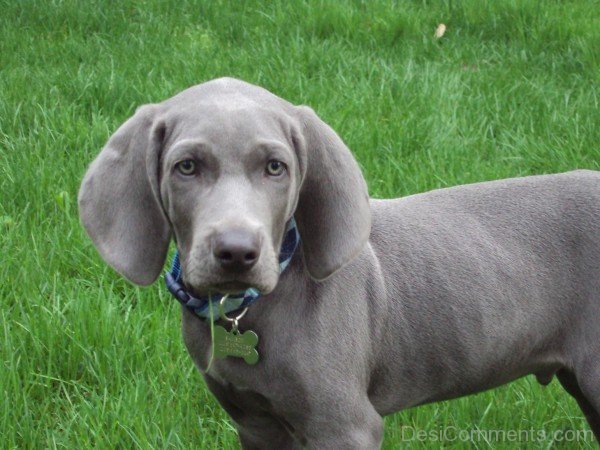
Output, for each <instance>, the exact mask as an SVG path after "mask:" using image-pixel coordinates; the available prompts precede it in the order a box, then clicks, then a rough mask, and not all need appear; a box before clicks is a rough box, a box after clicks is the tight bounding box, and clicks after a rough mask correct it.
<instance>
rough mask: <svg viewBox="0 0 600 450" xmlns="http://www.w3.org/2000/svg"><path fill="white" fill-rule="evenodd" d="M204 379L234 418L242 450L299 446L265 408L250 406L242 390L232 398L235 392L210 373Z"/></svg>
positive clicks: (285, 449) (296, 448)
mask: <svg viewBox="0 0 600 450" xmlns="http://www.w3.org/2000/svg"><path fill="white" fill-rule="evenodd" d="M204 379H205V381H206V385H207V386H208V388H209V389H210V391H211V392H212V394H213V395H214V396H215V397H216V399H217V400H218V401H219V403H220V404H221V406H222V407H223V409H224V410H225V411H226V412H227V414H229V416H230V417H231V419H232V420H233V421H234V422H235V426H236V429H237V431H238V436H239V439H240V443H241V445H242V448H243V449H244V450H250V449H252V450H255V449H256V450H259V449H282V450H300V449H302V445H301V444H300V442H298V441H297V440H296V439H294V437H293V436H292V434H291V433H290V432H289V431H288V429H286V427H285V426H284V424H283V423H282V421H280V420H278V419H277V418H276V417H274V416H272V415H271V414H269V413H268V412H265V411H261V410H260V409H258V408H254V407H253V405H252V402H248V399H245V398H243V394H242V396H241V397H240V398H239V399H238V400H239V401H238V402H236V399H235V396H236V394H234V393H233V392H230V391H229V390H227V388H224V387H223V386H222V385H221V384H220V383H218V382H217V381H215V380H214V379H212V378H211V377H210V376H207V375H205V377H204Z"/></svg>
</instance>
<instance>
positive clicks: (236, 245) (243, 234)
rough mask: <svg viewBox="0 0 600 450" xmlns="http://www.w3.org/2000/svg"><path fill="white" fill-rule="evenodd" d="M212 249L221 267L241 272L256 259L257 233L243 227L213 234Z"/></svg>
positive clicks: (258, 245) (258, 253) (258, 246)
mask: <svg viewBox="0 0 600 450" xmlns="http://www.w3.org/2000/svg"><path fill="white" fill-rule="evenodd" d="M212 251H213V256H214V257H215V259H216V260H217V262H218V263H219V264H220V265H221V267H222V268H223V269H226V270H228V271H231V272H243V271H246V270H249V269H250V268H251V267H252V266H254V265H255V264H256V261H258V257H259V256H260V239H259V236H258V233H253V232H251V231H247V230H243V229H234V230H229V231H224V232H220V233H218V234H216V235H215V236H213V242H212Z"/></svg>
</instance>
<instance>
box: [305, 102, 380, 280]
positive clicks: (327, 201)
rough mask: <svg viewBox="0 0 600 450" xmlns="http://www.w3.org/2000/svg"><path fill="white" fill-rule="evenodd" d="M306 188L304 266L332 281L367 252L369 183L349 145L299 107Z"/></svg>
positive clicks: (309, 271) (315, 116) (320, 276)
mask: <svg viewBox="0 0 600 450" xmlns="http://www.w3.org/2000/svg"><path fill="white" fill-rule="evenodd" d="M295 110H296V115H297V117H298V119H299V121H300V124H301V129H302V131H301V133H300V134H299V135H296V136H295V139H294V141H295V143H294V145H295V147H296V151H297V154H298V160H299V164H300V171H301V175H302V186H301V187H300V194H299V199H298V206H297V208H296V213H295V218H296V222H297V224H298V229H299V231H300V237H301V242H302V250H303V253H304V262H305V264H306V268H307V270H308V273H309V274H310V275H311V276H312V277H313V278H314V279H316V280H323V279H325V278H327V277H329V276H331V275H332V274H333V273H334V272H335V271H337V270H339V269H340V268H342V267H343V266H345V265H346V264H348V263H349V262H350V261H351V260H352V259H354V258H355V257H356V256H358V254H359V253H360V251H361V250H362V249H363V247H364V246H365V244H366V242H367V240H368V239H369V233H370V230H371V208H370V205H369V192H368V189H367V183H366V182H365V179H364V178H363V175H362V173H361V171H360V167H359V166H358V163H357V162H356V160H355V159H354V156H352V153H351V152H350V150H349V149H348V147H346V144H344V142H343V141H342V140H341V139H340V137H339V136H338V135H337V134H336V133H335V131H333V129H331V127H330V126H329V125H327V124H326V123H325V122H323V121H322V120H321V119H320V118H319V117H318V116H317V115H316V114H315V112H314V111H313V110H312V109H310V108H308V107H306V106H299V107H296V109H295Z"/></svg>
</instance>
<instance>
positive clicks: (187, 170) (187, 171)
mask: <svg viewBox="0 0 600 450" xmlns="http://www.w3.org/2000/svg"><path fill="white" fill-rule="evenodd" d="M175 168H176V169H177V170H178V171H179V173H181V174H182V175H188V176H189V175H194V173H196V161H194V160H193V159H185V160H183V161H180V162H178V163H177V165H176V166H175Z"/></svg>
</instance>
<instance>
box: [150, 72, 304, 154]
mask: <svg viewBox="0 0 600 450" xmlns="http://www.w3.org/2000/svg"><path fill="white" fill-rule="evenodd" d="M162 106H163V111H164V114H163V117H164V118H165V120H166V122H167V123H171V124H173V129H172V130H171V132H172V133H171V134H172V137H173V138H175V139H181V138H193V137H199V136H202V137H204V138H206V139H208V140H210V141H213V142H216V143H225V142H224V141H230V140H232V139H235V140H242V141H244V140H253V139H256V138H261V137H262V138H267V139H268V138H285V137H286V134H287V132H286V131H287V130H288V129H289V126H290V125H289V124H290V121H291V116H290V112H291V111H292V108H293V106H292V105H291V104H289V103H288V102H286V101H285V100H283V99H281V98H279V97H277V96H276V95H274V94H271V93H270V92H268V91H266V90H264V89H262V88H259V87H258V86H253V85H251V84H248V83H245V82H241V81H239V80H231V79H225V80H224V81H222V80H221V79H219V80H214V81H211V82H208V83H203V84H201V85H198V86H194V87H192V88H190V89H187V90H185V91H183V92H181V93H180V94H178V95H176V96H175V97H172V98H170V99H169V100H167V101H165V102H163V104H162Z"/></svg>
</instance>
